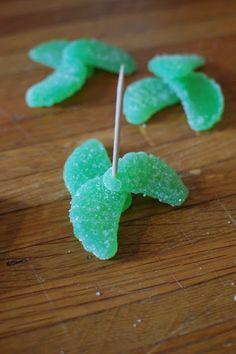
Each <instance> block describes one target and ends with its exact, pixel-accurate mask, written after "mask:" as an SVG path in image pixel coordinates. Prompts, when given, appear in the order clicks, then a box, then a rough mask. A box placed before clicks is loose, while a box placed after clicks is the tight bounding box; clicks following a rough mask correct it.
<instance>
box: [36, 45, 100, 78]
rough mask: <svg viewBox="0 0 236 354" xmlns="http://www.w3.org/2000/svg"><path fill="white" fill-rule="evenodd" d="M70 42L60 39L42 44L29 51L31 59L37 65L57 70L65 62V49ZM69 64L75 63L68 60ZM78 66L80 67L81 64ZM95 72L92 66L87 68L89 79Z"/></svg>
mask: <svg viewBox="0 0 236 354" xmlns="http://www.w3.org/2000/svg"><path fill="white" fill-rule="evenodd" d="M70 42H71V41H67V40H64V39H58V40H52V41H49V42H44V43H41V44H39V45H37V46H36V47H34V48H32V49H31V50H30V51H29V57H30V59H32V60H33V61H35V62H37V63H40V64H43V65H46V66H49V67H50V68H54V69H57V68H58V67H59V66H60V65H61V64H62V62H63V52H64V49H65V47H67V46H68V44H69V43H70ZM67 64H73V63H70V61H68V60H67ZM78 64H79V65H80V62H79V63H78ZM93 72H94V68H93V67H92V66H87V77H88V78H90V77H91V76H92V75H93Z"/></svg>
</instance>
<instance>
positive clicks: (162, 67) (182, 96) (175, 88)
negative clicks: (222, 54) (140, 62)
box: [123, 54, 224, 131]
mask: <svg viewBox="0 0 236 354" xmlns="http://www.w3.org/2000/svg"><path fill="white" fill-rule="evenodd" d="M204 63H205V61H204V58H202V57H200V56H198V55H191V54H185V55H184V54H174V55H157V56H155V57H154V58H152V59H151V60H150V61H149V62H148V69H149V71H150V72H151V73H153V74H154V75H156V76H157V77H148V78H144V79H142V80H139V81H136V82H134V83H132V84H130V85H129V86H128V87H127V89H126V92H125V95H124V105H123V112H124V114H125V116H126V119H127V121H128V122H130V123H132V124H143V123H145V122H147V121H148V120H149V119H150V118H151V117H152V116H153V114H155V113H156V112H158V111H160V110H161V109H163V108H165V107H168V106H171V105H173V104H176V103H178V102H181V104H182V106H183V109H184V111H185V113H186V117H187V121H188V124H189V126H190V127H191V128H192V129H193V130H195V131H203V130H208V129H211V128H212V127H213V126H214V125H215V124H216V123H218V122H219V121H220V120H221V116H222V113H223V110H224V97H223V93H222V91H221V88H220V86H219V85H218V84H217V83H216V82H215V81H214V80H213V79H210V78H208V77H207V76H206V75H205V74H203V73H200V72H194V70H195V69H197V68H199V67H201V66H203V65H204Z"/></svg>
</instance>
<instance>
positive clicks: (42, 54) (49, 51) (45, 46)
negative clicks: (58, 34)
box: [29, 39, 70, 69]
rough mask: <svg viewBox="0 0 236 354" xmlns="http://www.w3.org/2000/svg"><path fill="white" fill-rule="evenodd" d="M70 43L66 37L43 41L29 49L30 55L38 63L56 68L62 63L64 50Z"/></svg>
mask: <svg viewBox="0 0 236 354" xmlns="http://www.w3.org/2000/svg"><path fill="white" fill-rule="evenodd" d="M69 43H70V41H67V40H65V39H57V40H52V41H48V42H44V43H41V44H39V45H37V46H36V47H33V48H32V49H31V50H30V51H29V57H30V58H31V59H32V60H33V61H35V62H37V63H40V64H43V65H46V66H49V67H50V68H54V69H56V68H58V67H59V66H60V65H61V63H62V55H63V51H64V49H65V47H66V46H67V45H68V44H69Z"/></svg>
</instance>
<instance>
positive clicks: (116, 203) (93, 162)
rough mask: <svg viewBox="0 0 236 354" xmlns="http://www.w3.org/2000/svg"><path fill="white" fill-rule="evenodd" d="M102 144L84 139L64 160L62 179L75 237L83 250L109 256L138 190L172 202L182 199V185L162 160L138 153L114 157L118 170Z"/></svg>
mask: <svg viewBox="0 0 236 354" xmlns="http://www.w3.org/2000/svg"><path fill="white" fill-rule="evenodd" d="M110 166H111V163H110V161H109V158H108V155H107V153H106V150H105V148H104V146H103V145H102V143H101V142H100V141H98V140H95V139H93V140H88V141H86V142H85V143H84V144H82V145H81V146H80V147H78V148H77V149H75V150H74V152H73V153H72V154H71V155H70V157H69V158H68V160H67V161H66V164H65V168H64V180H65V184H66V187H67V189H68V190H69V191H70V193H71V195H72V201H71V209H70V221H71V223H72V225H73V231H74V234H75V236H76V237H77V238H78V239H79V240H80V241H81V242H82V244H83V246H84V248H85V249H86V250H87V251H88V252H92V253H93V254H94V255H95V256H96V257H98V258H100V259H109V258H111V257H113V256H114V255H115V253H116V252H117V247H118V242H117V237H118V227H119V220H120V216H121V214H122V212H123V211H125V210H126V209H127V208H128V207H129V206H130V204H131V201H132V199H131V193H137V194H138V193H141V194H143V195H147V196H150V197H153V198H156V199H158V200H159V201H161V202H164V203H168V204H170V205H172V206H178V205H180V204H182V203H183V202H184V200H185V199H186V197H187V195H188V190H187V188H186V187H185V185H184V184H183V182H182V180H181V178H180V177H179V176H178V175H177V174H176V173H175V171H174V170H173V169H172V168H171V167H169V166H168V165H167V164H166V163H165V162H163V161H162V160H160V159H159V158H158V157H155V156H154V155H149V154H146V153H144V152H139V153H129V154H126V155H125V156H124V157H123V158H121V159H119V164H118V175H117V177H116V178H113V177H112V174H111V167H110Z"/></svg>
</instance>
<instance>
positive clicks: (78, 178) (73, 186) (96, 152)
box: [64, 139, 111, 195]
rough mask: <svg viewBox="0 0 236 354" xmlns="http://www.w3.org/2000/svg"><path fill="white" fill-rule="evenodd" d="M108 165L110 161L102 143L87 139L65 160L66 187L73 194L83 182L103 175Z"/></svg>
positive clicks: (109, 165)
mask: <svg viewBox="0 0 236 354" xmlns="http://www.w3.org/2000/svg"><path fill="white" fill-rule="evenodd" d="M109 167H111V162H110V159H109V156H108V154H107V151H106V149H105V147H104V145H103V144H102V143H101V142H100V141H99V140H96V139H91V140H87V141H86V142H85V143H83V144H81V145H80V146H79V147H77V148H76V149H75V150H74V151H73V152H72V154H71V155H70V156H69V157H68V159H67V160H66V163H65V166H64V181H65V185H66V188H67V189H68V191H69V192H70V193H71V195H74V194H75V192H76V191H77V190H78V189H79V188H80V187H81V186H82V185H83V184H84V183H86V182H87V181H89V180H90V179H93V178H94V177H97V176H101V175H103V174H104V173H105V172H106V171H107V169H108V168H109Z"/></svg>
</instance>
